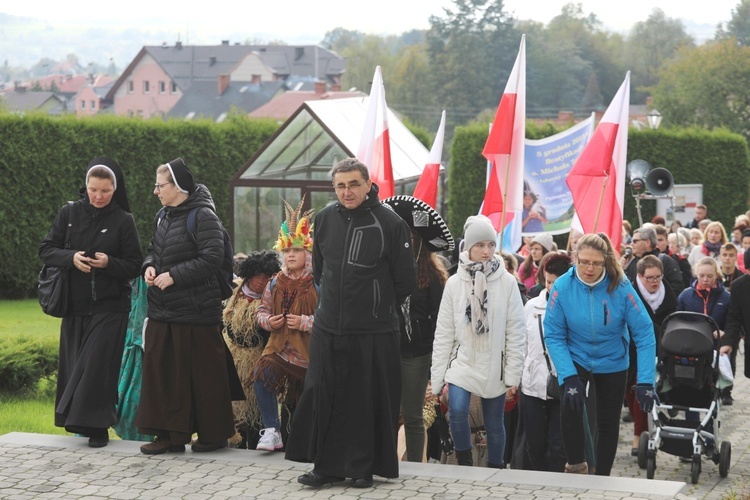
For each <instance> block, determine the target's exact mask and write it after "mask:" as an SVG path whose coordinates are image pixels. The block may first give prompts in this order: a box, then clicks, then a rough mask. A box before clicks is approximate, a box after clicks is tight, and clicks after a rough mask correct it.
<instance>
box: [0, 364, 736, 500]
mask: <svg viewBox="0 0 750 500" xmlns="http://www.w3.org/2000/svg"><path fill="white" fill-rule="evenodd" d="M737 366H738V367H742V366H744V357H743V356H742V355H740V356H738V359H737ZM733 395H734V399H735V402H734V405H733V406H731V407H726V408H724V409H723V410H722V416H723V418H722V423H721V429H722V432H723V439H726V440H729V441H730V442H731V443H732V461H731V469H730V472H729V476H728V477H727V478H724V479H722V478H720V477H719V472H718V466H717V465H715V464H713V462H710V461H707V460H704V464H703V472H702V474H701V476H700V481H699V482H698V484H696V485H693V484H690V464H686V463H681V462H680V461H679V460H678V459H677V458H676V457H673V456H670V455H667V454H666V453H664V452H658V453H657V469H656V477H655V478H654V479H653V480H648V479H646V471H645V470H641V469H639V468H638V465H637V463H636V459H635V457H631V456H630V448H631V444H632V432H633V431H632V429H633V428H632V424H625V423H623V424H622V426H621V429H620V446H619V449H618V453H617V457H616V459H615V464H614V467H613V470H612V476H610V477H597V476H579V475H568V474H554V473H543V472H532V471H519V470H495V469H486V468H480V467H471V468H469V467H458V466H454V465H440V464H413V463H406V462H402V464H401V471H400V477H399V478H398V479H391V480H379V478H376V479H375V485H374V487H373V488H370V489H355V488H350V487H349V486H348V483H340V484H337V485H332V486H326V487H324V488H321V489H312V488H308V487H304V486H302V485H300V484H298V483H297V476H298V475H300V474H302V473H304V472H306V471H307V470H309V466H306V465H304V464H297V463H294V462H287V461H285V460H284V459H283V454H282V453H267V452H257V451H248V450H237V449H227V450H220V451H218V452H214V453H207V454H198V453H192V452H191V451H189V450H188V451H186V452H185V453H180V454H166V455H160V456H152V457H147V456H145V455H142V454H140V453H139V450H138V447H139V446H140V444H142V443H137V442H132V441H119V440H115V441H112V442H111V443H110V444H109V446H107V447H105V448H99V449H92V448H89V447H88V446H87V440H86V439H85V438H78V437H73V436H51V435H41V434H26V433H10V434H5V435H3V436H0V498H2V499H16V498H17V499H31V498H64V499H69V498H76V499H78V498H91V499H94V498H96V499H101V498H110V499H140V498H184V499H213V498H220V499H223V498H259V499H274V500H276V499H301V498H325V499H332V500H335V499H344V498H363V499H400V498H403V499H407V498H408V499H412V498H415V499H445V500H452V499H477V498H508V499H519V500H523V499H551V498H555V499H556V498H578V499H589V500H595V499H601V500H616V499H624V498H627V499H637V498H679V499H682V500H687V499H712V500H714V499H722V498H725V499H727V500H729V499H731V498H750V425H747V422H746V420H747V418H748V415H750V411H749V410H750V380H748V379H746V378H745V377H744V376H742V375H741V374H740V375H739V376H738V377H737V380H736V381H735V389H734V392H733Z"/></svg>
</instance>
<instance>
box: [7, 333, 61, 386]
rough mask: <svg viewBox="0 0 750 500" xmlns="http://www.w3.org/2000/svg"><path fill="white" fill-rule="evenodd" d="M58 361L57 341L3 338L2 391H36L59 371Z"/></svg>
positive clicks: (20, 337)
mask: <svg viewBox="0 0 750 500" xmlns="http://www.w3.org/2000/svg"><path fill="white" fill-rule="evenodd" d="M57 358H58V345H57V340H56V339H51V338H49V339H37V338H32V337H28V336H17V337H0V392H5V393H24V392H30V391H33V390H34V389H35V388H36V386H37V383H38V382H39V380H41V379H43V378H46V377H50V376H52V375H53V374H54V373H55V372H56V371H57Z"/></svg>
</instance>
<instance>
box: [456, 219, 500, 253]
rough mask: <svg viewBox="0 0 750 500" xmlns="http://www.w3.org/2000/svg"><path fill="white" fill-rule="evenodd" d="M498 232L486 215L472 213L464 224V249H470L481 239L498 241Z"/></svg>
mask: <svg viewBox="0 0 750 500" xmlns="http://www.w3.org/2000/svg"><path fill="white" fill-rule="evenodd" d="M496 240H497V232H496V231H495V228H494V227H493V226H492V221H490V220H489V219H488V218H487V217H486V216H484V215H472V216H471V217H469V218H468V219H466V223H465V224H464V250H466V251H470V250H471V247H473V246H474V245H476V244H477V243H479V242H480V241H496Z"/></svg>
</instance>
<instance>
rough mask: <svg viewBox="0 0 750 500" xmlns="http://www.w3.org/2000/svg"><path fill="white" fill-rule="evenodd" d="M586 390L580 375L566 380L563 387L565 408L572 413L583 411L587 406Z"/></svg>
mask: <svg viewBox="0 0 750 500" xmlns="http://www.w3.org/2000/svg"><path fill="white" fill-rule="evenodd" d="M585 398H586V389H585V388H584V386H583V382H581V379H580V378H579V377H578V375H572V376H570V377H568V378H566V379H565V384H564V385H563V400H562V403H563V405H565V408H567V409H568V410H572V411H578V412H581V411H583V405H584V404H585Z"/></svg>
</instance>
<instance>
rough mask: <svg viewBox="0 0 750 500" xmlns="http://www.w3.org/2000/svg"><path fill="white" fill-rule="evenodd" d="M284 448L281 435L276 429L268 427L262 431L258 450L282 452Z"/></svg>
mask: <svg viewBox="0 0 750 500" xmlns="http://www.w3.org/2000/svg"><path fill="white" fill-rule="evenodd" d="M283 447H284V443H283V442H282V440H281V433H280V432H279V431H277V430H276V429H275V428H274V427H267V428H265V429H261V430H260V440H259V441H258V446H256V447H255V449H256V450H265V451H274V450H280V449H281V448H283Z"/></svg>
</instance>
